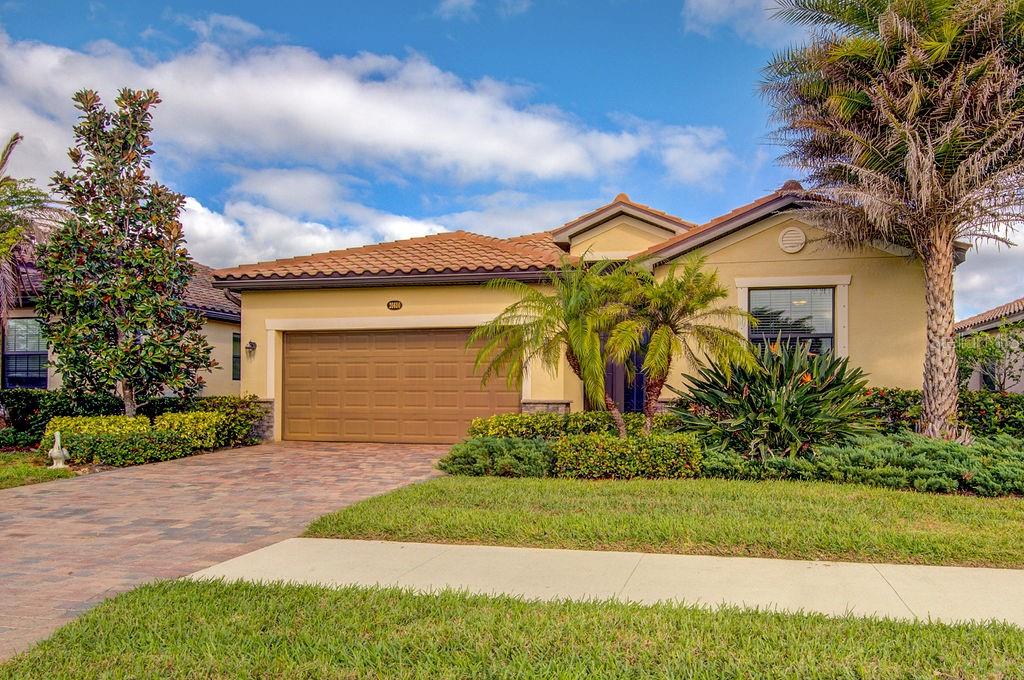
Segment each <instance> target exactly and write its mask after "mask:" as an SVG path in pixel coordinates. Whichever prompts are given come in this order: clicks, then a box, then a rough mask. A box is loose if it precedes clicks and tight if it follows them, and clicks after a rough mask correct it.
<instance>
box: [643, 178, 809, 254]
mask: <svg viewBox="0 0 1024 680" xmlns="http://www.w3.org/2000/svg"><path fill="white" fill-rule="evenodd" d="M798 192H803V187H802V186H801V185H800V183H799V182H796V181H794V180H790V181H788V182H786V183H785V184H783V185H782V187H781V188H779V189H777V190H775V191H773V192H772V193H770V194H767V195H765V196H762V197H760V198H757V199H754V200H753V201H751V202H750V203H747V204H746V205H741V206H740V207H738V208H734V209H733V210H730V211H729V212H727V213H725V214H724V215H719V216H718V217H716V218H714V219H712V220H709V221H707V222H705V223H704V224H702V225H700V226H698V227H694V228H693V229H690V230H689V231H687V232H685V233H682V234H679V235H678V236H673V237H672V238H670V239H667V240H665V241H662V242H661V243H657V244H655V245H653V246H651V247H650V248H648V249H647V250H644V251H642V252H640V253H637V254H636V255H634V256H633V259H637V260H642V259H645V258H648V257H651V256H655V255H657V254H658V253H661V252H663V251H666V250H669V249H671V248H672V247H673V246H676V245H680V244H684V243H685V242H686V241H689V240H691V239H694V238H696V237H697V236H700V235H701V234H706V233H707V232H709V231H712V230H714V229H715V228H716V227H721V226H722V225H725V224H728V223H730V222H734V221H736V222H740V223H742V220H743V218H744V217H746V216H747V215H750V214H752V213H755V212H756V211H757V210H758V209H759V208H762V207H764V206H766V205H768V204H770V203H772V202H773V201H776V200H778V199H781V198H785V197H787V196H793V195H796V194H797V193H798Z"/></svg>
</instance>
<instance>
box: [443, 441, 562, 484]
mask: <svg viewBox="0 0 1024 680" xmlns="http://www.w3.org/2000/svg"><path fill="white" fill-rule="evenodd" d="M551 465H552V453H551V447H550V446H549V445H548V443H547V442H546V441H544V440H543V439H521V438H518V437H477V438H475V439H467V440H466V441H464V442H460V443H458V444H456V445H455V446H453V447H452V448H451V451H449V452H448V455H446V456H445V457H444V458H442V459H441V460H440V461H438V463H437V467H438V468H439V469H440V470H442V471H444V472H447V473H448V474H450V475H468V476H477V477H478V476H491V477H546V476H548V475H550V474H551Z"/></svg>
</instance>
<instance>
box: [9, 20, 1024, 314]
mask: <svg viewBox="0 0 1024 680" xmlns="http://www.w3.org/2000/svg"><path fill="white" fill-rule="evenodd" d="M770 4H771V0H590V1H589V2H584V1H582V0H581V1H577V0H532V1H531V0H423V1H421V2H413V1H411V0H406V1H403V2H399V1H397V0H378V1H376V2H373V3H368V2H345V1H342V2H296V3H290V4H282V3H280V2H260V1H252V2H247V3H215V2H170V3H160V2H153V3H148V2H114V1H113V0H103V1H94V2H45V1H40V0H36V1H35V2H29V1H28V0H21V1H19V0H9V1H7V2H0V133H3V134H4V135H5V136H6V135H7V134H9V132H10V131H13V130H15V129H17V130H19V131H21V132H22V133H23V134H24V135H25V136H26V142H25V143H24V145H23V147H22V148H21V149H19V153H18V156H17V157H16V159H15V164H14V169H15V171H17V172H19V173H20V174H23V175H29V176H35V177H37V178H40V179H43V178H46V177H48V176H49V175H50V174H52V172H53V170H54V169H57V168H58V167H62V166H63V165H64V163H65V161H64V155H63V154H64V150H65V148H66V147H67V145H68V143H69V142H70V127H71V125H72V123H73V120H74V113H75V112H74V110H73V108H72V107H71V104H70V95H71V94H72V93H73V92H74V90H76V89H78V88H80V87H93V88H95V89H98V90H99V91H100V92H101V94H103V95H105V96H106V97H107V99H108V100H110V99H112V95H113V93H114V92H115V91H116V88H117V87H120V86H136V87H143V86H145V87H155V88H157V89H159V90H160V91H161V93H162V95H163V98H164V103H163V104H162V105H161V106H160V108H159V109H158V111H157V113H156V116H155V124H156V128H157V130H156V143H157V146H156V148H157V154H158V156H157V161H156V163H155V173H156V174H157V175H158V176H159V178H160V179H161V180H162V181H165V182H167V183H168V184H170V185H171V186H172V187H173V188H175V189H176V190H178V191H181V192H183V193H184V194H186V195H187V196H188V197H189V198H188V204H187V208H186V211H185V214H184V215H183V223H184V224H185V228H186V234H187V235H188V238H189V242H190V245H191V248H192V250H193V253H194V255H195V256H196V258H197V259H198V260H200V261H203V262H207V263H209V264H212V265H230V264H235V263H240V262H245V261H252V260H257V259H269V258H273V257H280V256H287V255H294V254H302V253H306V252H312V251H316V250H328V249H331V248H336V247H346V246H350V245H357V244H361V243H366V242H373V241H379V240H387V239H393V238H403V237H409V236H416V235H421V234H425V233H431V232H435V231H439V230H442V229H470V230H474V231H480V232H484V233H492V234H496V235H507V234H515V233H524V232H528V231H535V230H539V229H547V228H551V227H553V226H556V225H558V224H560V223H562V222H564V221H565V220H567V219H571V218H572V217H574V216H576V215H577V214H580V213H582V212H585V211H586V210H589V209H592V208H594V207H596V206H598V205H600V204H602V203H604V202H607V201H608V200H610V199H611V198H612V196H614V195H615V194H616V193H618V192H619V191H625V192H627V193H629V194H630V195H631V196H632V197H633V198H634V199H635V200H639V201H642V202H645V203H649V204H651V205H653V206H655V207H657V208H659V209H662V210H666V211H669V212H671V213H674V214H677V215H680V216H682V217H685V218H687V219H690V220H694V221H697V222H701V221H704V220H707V219H709V218H711V217H713V216H715V215H717V214H720V213H723V212H726V211H728V210H730V209H731V208H733V207H735V206H737V205H739V204H742V203H745V202H747V201H748V200H750V199H752V198H755V197H757V196H759V195H762V194H764V193H767V192H769V191H771V190H773V189H775V188H776V187H778V186H779V185H780V184H781V183H782V182H783V181H784V180H785V179H787V178H789V177H791V176H794V173H793V172H792V171H790V170H789V169H787V168H783V167H779V166H778V164H777V163H776V162H775V157H776V156H777V155H778V154H779V149H777V148H775V147H773V146H772V145H770V144H769V143H768V139H767V136H768V133H769V131H770V128H771V121H770V119H769V111H768V110H767V107H766V106H765V104H764V103H763V101H762V100H761V98H760V96H759V94H758V80H759V72H760V69H761V67H762V66H763V65H764V63H765V62H766V61H767V59H769V58H770V56H771V53H772V51H773V50H774V49H778V48H781V47H783V46H785V45H786V44H789V43H791V42H792V41H794V40H799V39H801V37H802V36H801V34H800V33H799V32H798V31H797V30H795V29H793V28H791V27H788V26H785V25H782V24H780V23H778V22H775V21H774V20H772V18H771V16H770V14H769V13H768V12H767V10H766V6H767V5H770ZM8 128H10V129H8ZM972 260H974V261H973V262H971V263H970V264H969V266H967V267H965V268H964V269H963V271H962V272H961V273H960V276H959V281H958V285H959V288H960V292H961V294H960V296H959V299H958V307H959V311H960V315H961V316H963V315H965V314H968V313H972V312H974V311H978V310H980V309H983V308H986V307H989V306H993V305H995V304H999V303H1001V302H1004V301H1006V300H1008V299H1011V298H1012V297H1017V296H1020V295H1024V275H1022V274H1021V273H1020V271H1021V270H1022V269H1024V267H1021V266H1020V265H1021V261H1020V258H1018V257H1015V253H1014V255H1011V256H1010V257H1007V256H1006V255H1005V252H1004V253H999V254H993V253H992V252H991V251H990V250H986V251H983V252H981V253H978V254H977V257H974V258H972ZM975 263H976V264H975Z"/></svg>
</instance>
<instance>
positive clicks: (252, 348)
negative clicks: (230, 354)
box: [245, 340, 256, 356]
mask: <svg viewBox="0 0 1024 680" xmlns="http://www.w3.org/2000/svg"><path fill="white" fill-rule="evenodd" d="M245 353H246V354H248V355H249V356H252V355H253V354H255V353H256V341H255V340H250V341H249V342H248V343H246V345H245Z"/></svg>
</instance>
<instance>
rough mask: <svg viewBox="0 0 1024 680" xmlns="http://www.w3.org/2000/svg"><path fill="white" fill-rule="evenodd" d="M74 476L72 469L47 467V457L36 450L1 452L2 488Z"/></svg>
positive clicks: (0, 480)
mask: <svg viewBox="0 0 1024 680" xmlns="http://www.w3.org/2000/svg"><path fill="white" fill-rule="evenodd" d="M74 476H75V473H74V472H72V471H71V470H67V469H63V470H51V469H49V468H47V467H46V459H45V458H44V457H43V456H41V455H39V454H38V453H36V452H35V451H31V452H25V453H22V452H16V451H11V452H8V451H4V452H0V489H9V488H11V487H13V486H23V485H25V484H37V483H39V482H48V481H50V480H52V479H61V478H63V477H74Z"/></svg>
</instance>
